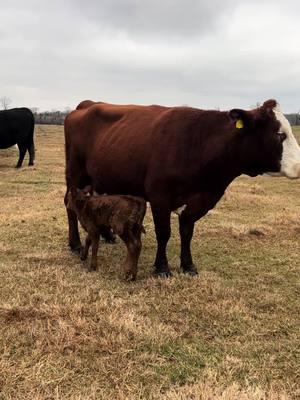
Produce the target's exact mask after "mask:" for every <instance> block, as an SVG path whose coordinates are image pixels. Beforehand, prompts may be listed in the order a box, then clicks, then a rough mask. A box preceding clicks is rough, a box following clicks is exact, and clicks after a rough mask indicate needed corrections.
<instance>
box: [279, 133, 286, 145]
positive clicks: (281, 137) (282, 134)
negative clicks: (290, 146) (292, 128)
mask: <svg viewBox="0 0 300 400" xmlns="http://www.w3.org/2000/svg"><path fill="white" fill-rule="evenodd" d="M278 136H279V140H280V141H281V143H282V142H283V141H284V140H285V139H286V133H284V132H281V131H280V132H278Z"/></svg>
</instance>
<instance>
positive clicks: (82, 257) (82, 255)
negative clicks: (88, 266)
mask: <svg viewBox="0 0 300 400" xmlns="http://www.w3.org/2000/svg"><path fill="white" fill-rule="evenodd" d="M86 259H87V254H85V253H84V251H83V250H81V251H80V260H81V261H85V260H86Z"/></svg>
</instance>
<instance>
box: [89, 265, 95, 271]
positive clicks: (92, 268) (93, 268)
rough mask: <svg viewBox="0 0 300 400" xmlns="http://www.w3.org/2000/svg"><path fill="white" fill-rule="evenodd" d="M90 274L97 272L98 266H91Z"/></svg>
mask: <svg viewBox="0 0 300 400" xmlns="http://www.w3.org/2000/svg"><path fill="white" fill-rule="evenodd" d="M88 271H89V272H95V271H97V265H94V264H90V266H89V268H88Z"/></svg>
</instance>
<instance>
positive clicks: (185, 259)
mask: <svg viewBox="0 0 300 400" xmlns="http://www.w3.org/2000/svg"><path fill="white" fill-rule="evenodd" d="M194 225H195V223H194V221H193V220H191V219H189V218H186V217H185V216H184V215H182V216H180V217H179V232H180V239H181V254H180V266H181V268H182V270H183V272H185V273H187V274H190V275H197V274H198V272H197V268H196V267H195V265H194V263H193V259H192V254H191V240H192V237H193V233H194Z"/></svg>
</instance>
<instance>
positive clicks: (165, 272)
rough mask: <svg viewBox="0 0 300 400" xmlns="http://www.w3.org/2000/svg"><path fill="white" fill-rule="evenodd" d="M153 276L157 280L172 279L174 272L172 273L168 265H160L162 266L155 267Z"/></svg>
mask: <svg viewBox="0 0 300 400" xmlns="http://www.w3.org/2000/svg"><path fill="white" fill-rule="evenodd" d="M153 275H154V276H155V277H156V278H171V276H172V272H171V271H170V269H169V266H168V265H160V266H157V265H155V266H154V271H153Z"/></svg>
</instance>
